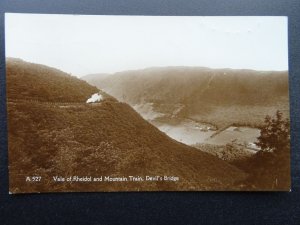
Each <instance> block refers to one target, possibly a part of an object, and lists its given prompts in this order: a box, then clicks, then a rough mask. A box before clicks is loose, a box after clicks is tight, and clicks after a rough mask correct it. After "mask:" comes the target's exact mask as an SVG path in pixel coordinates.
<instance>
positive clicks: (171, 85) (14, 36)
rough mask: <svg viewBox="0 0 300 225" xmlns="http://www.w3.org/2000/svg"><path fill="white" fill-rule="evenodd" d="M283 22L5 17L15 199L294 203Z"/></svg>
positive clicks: (258, 19)
mask: <svg viewBox="0 0 300 225" xmlns="http://www.w3.org/2000/svg"><path fill="white" fill-rule="evenodd" d="M287 25H288V20H287V17H265V16H264V17H262V16H259V17H249V16H248V17H243V16H239V17H203V16H113V15H59V14H18V13H6V14H5V49H6V50H5V51H6V84H7V86H6V90H7V96H6V97H7V117H8V154H9V191H10V193H12V194H17V193H42V192H119V191H121V192H124V191H126V192H127V191H130V192H131V191H134V192H135V191H290V182H291V181H290V120H289V118H290V117H289V85H288V33H287Z"/></svg>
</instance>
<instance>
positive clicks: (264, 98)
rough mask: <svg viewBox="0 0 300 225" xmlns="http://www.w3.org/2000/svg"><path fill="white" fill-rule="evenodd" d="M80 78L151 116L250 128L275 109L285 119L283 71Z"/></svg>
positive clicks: (191, 70) (200, 70)
mask: <svg viewBox="0 0 300 225" xmlns="http://www.w3.org/2000/svg"><path fill="white" fill-rule="evenodd" d="M82 79H84V80H86V81H87V82H89V83H90V84H92V85H96V86H97V87H99V88H102V89H103V90H105V91H107V92H108V93H109V94H111V95H112V96H114V97H116V98H117V99H119V100H121V101H124V102H127V103H129V104H130V105H132V106H136V108H138V109H140V112H143V109H142V108H143V107H144V106H145V107H146V106H147V107H149V104H151V105H152V109H153V111H154V112H156V113H163V114H165V117H167V118H169V117H172V116H173V117H174V116H176V117H179V118H192V119H195V120H199V121H204V122H210V123H213V124H215V125H217V126H219V127H222V126H227V125H230V124H232V123H242V124H247V121H249V123H252V125H254V126H256V125H259V124H260V123H261V122H262V121H263V118H264V116H265V115H267V114H272V113H274V112H275V111H276V109H280V110H281V111H284V112H285V113H286V114H287V115H288V73H287V72H286V71H283V72H274V71H267V72H266V71H264V72H262V71H254V70H233V69H209V68H204V67H165V68H148V69H144V70H135V71H125V72H119V73H115V74H113V75H110V76H106V77H104V78H103V77H99V78H98V79H97V78H96V75H94V76H87V77H83V78H82ZM147 104H148V105H147ZM141 105H142V106H141ZM138 111H139V110H138ZM147 111H148V112H149V110H148V109H147ZM220 111H222V115H220ZM174 114H175V115H174ZM255 117H256V119H253V118H255Z"/></svg>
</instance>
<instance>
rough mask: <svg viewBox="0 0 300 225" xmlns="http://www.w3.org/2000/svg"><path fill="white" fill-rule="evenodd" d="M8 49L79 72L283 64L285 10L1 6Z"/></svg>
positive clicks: (279, 67) (284, 66) (12, 53)
mask: <svg viewBox="0 0 300 225" xmlns="http://www.w3.org/2000/svg"><path fill="white" fill-rule="evenodd" d="M5 33H6V39H5V40H6V56H8V57H16V58H21V59H23V60H26V61H30V62H35V63H41V64H45V65H48V66H52V67H56V68H58V69H61V70H63V71H65V72H68V73H72V74H73V75H76V76H78V77H80V76H83V75H86V74H90V73H113V72H117V71H123V70H130V69H142V68H146V67H157V66H205V67H211V68H233V69H255V70H287V69H288V50H287V18H286V17H177V16H176V17H175V16H172V17H170V16H164V17H162V16H86V15H50V14H13V13H6V14H5Z"/></svg>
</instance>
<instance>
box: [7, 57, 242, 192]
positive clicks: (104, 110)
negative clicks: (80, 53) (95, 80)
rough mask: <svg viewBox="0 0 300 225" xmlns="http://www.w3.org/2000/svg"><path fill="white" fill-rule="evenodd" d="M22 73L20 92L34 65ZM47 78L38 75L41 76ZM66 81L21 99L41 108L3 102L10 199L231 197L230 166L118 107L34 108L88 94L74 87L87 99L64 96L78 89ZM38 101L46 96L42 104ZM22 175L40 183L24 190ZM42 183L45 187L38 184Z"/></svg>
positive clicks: (236, 177) (111, 103)
mask: <svg viewBox="0 0 300 225" xmlns="http://www.w3.org/2000/svg"><path fill="white" fill-rule="evenodd" d="M22 65H25V68H26V71H27V72H26V74H28V75H26V79H23V83H22V88H23V86H24V87H26V85H31V84H34V82H32V81H31V78H32V77H34V78H35V76H36V74H35V73H34V72H30V71H31V69H30V68H32V71H36V66H37V65H34V64H27V63H25V64H24V62H22V63H21V68H22ZM38 67H40V66H38ZM14 68H17V71H19V70H20V65H18V66H16V67H15V66H10V67H8V74H7V78H8V86H7V90H8V99H9V100H10V99H14V97H16V96H15V95H14V93H18V92H19V90H18V89H19V88H20V86H19V85H16V83H15V82H12V80H10V79H11V78H12V77H14V76H15V77H16V78H18V77H19V76H18V75H14V76H12V74H16V73H15V71H14ZM52 72H53V69H51V68H47V67H44V70H43V74H47V73H49V74H51V73H52ZM17 74H19V73H17ZM53 75H54V76H55V74H53ZM63 75H64V74H63ZM56 78H57V79H59V77H58V76H57V77H56ZM43 79H44V80H43ZM47 79H50V80H55V79H54V78H53V77H52V76H51V75H49V76H47V75H46V76H42V74H40V75H39V80H41V82H42V83H45V84H47V83H48V80H47ZM66 79H67V80H68V81H67V82H61V83H59V85H61V86H62V87H63V89H58V90H57V89H56V86H55V85H53V86H50V85H49V86H47V85H45V88H47V87H49V89H47V90H46V91H43V92H38V93H36V92H29V93H28V94H26V98H29V99H30V98H31V97H32V98H34V99H36V98H38V99H39V100H40V101H41V102H31V103H29V102H17V103H16V102H11V101H9V102H8V119H9V120H8V128H9V129H8V134H9V139H8V142H9V162H10V163H9V165H10V191H11V192H35V191H40V192H44V191H49V190H52V191H100V190H102V191H116V190H124V191H128V190H211V189H213V190H231V189H235V188H237V187H236V186H235V185H234V183H236V182H237V181H240V180H242V179H244V178H245V174H244V173H243V172H242V171H241V170H239V169H237V168H235V167H234V166H231V165H229V164H228V163H226V162H223V161H222V160H220V159H217V158H216V157H214V156H211V155H209V154H207V153H203V152H201V151H199V150H196V149H194V148H192V147H189V146H186V145H184V144H181V143H178V142H176V141H174V140H172V139H171V138H169V137H168V136H166V135H165V134H163V133H162V132H160V131H159V130H158V129H157V128H155V127H154V126H152V125H151V124H149V123H148V122H146V121H145V120H144V119H142V118H141V117H140V116H139V114H138V113H136V112H135V111H134V110H133V109H132V108H131V107H130V106H129V105H127V104H125V103H119V102H117V101H116V100H114V99H111V98H108V99H107V100H105V101H104V102H102V103H101V104H99V105H87V104H82V105H78V104H77V105H74V106H72V105H68V107H65V105H64V103H61V104H57V105H49V104H46V103H45V102H43V101H42V100H44V101H46V102H47V101H50V100H52V101H68V102H77V101H79V100H81V98H82V100H85V99H84V98H83V97H85V95H88V96H89V95H90V93H92V92H94V91H95V89H94V88H93V87H91V86H89V85H86V84H85V83H84V82H82V83H80V85H79V87H81V85H83V87H84V89H86V90H87V91H86V92H84V94H82V93H83V92H82V90H80V91H79V92H80V93H81V94H80V95H79V94H78V95H77V93H76V91H75V89H72V88H73V87H74V86H76V85H75V84H77V83H78V82H79V81H78V80H77V79H76V78H74V77H73V78H72V77H69V76H67V77H66ZM42 80H43V81H42ZM73 81H74V82H73ZM80 82H81V81H80ZM85 85H86V86H85ZM37 88H38V87H37ZM59 88H60V87H59ZM65 89H70V90H73V91H74V98H73V95H71V94H70V95H68V96H66V97H63V98H61V97H59V96H60V95H59V93H60V91H62V90H65ZM79 89H80V88H79ZM11 90H14V92H11ZM22 90H23V89H22ZM43 93H50V94H51V93H54V95H53V96H51V95H50V96H48V95H46V96H48V97H44V96H43ZM37 94H38V96H37ZM56 94H58V95H56ZM62 106H63V107H62ZM25 175H31V176H33V175H40V176H42V177H43V180H42V182H41V183H39V184H36V185H32V184H30V183H28V182H27V183H26V182H25V178H24V176H25ZM55 175H62V176H70V175H78V176H85V175H92V176H99V175H111V176H128V175H169V176H179V177H180V182H178V183H173V182H147V183H146V182H142V183H126V182H124V183H73V184H66V183H63V184H60V183H54V182H51V179H52V176H55ZM47 177H48V178H49V181H50V182H46V178H47Z"/></svg>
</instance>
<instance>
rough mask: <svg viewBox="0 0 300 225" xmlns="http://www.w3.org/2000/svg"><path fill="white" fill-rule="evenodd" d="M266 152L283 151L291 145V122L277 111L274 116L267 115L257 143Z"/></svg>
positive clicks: (278, 152)
mask: <svg viewBox="0 0 300 225" xmlns="http://www.w3.org/2000/svg"><path fill="white" fill-rule="evenodd" d="M255 144H256V145H257V146H259V147H260V148H261V150H262V151H265V152H273V153H275V154H280V153H282V152H283V151H284V150H285V149H287V148H288V149H289V146H290V122H289V120H288V119H284V118H283V115H282V112H280V111H277V112H276V115H275V117H274V118H271V117H270V116H266V118H265V125H264V126H263V127H262V129H261V132H260V137H258V142H256V143H255Z"/></svg>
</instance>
